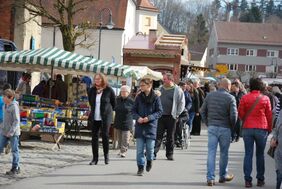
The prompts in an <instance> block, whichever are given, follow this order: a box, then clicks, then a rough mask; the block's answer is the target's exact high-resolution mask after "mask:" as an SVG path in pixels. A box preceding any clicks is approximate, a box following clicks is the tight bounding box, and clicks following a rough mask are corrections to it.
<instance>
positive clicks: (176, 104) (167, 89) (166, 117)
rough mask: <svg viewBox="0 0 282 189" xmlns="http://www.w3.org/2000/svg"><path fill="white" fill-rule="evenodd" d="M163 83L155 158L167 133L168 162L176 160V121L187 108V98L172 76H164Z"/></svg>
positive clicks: (167, 74) (168, 74)
mask: <svg viewBox="0 0 282 189" xmlns="http://www.w3.org/2000/svg"><path fill="white" fill-rule="evenodd" d="M163 82H164V85H163V86H162V87H161V88H160V92H161V96H160V98H161V103H162V107H163V112H162V117H161V118H160V119H159V122H158V130H157V140H156V145H155V157H156V156H157V153H158V151H159V149H160V147H161V143H162V140H163V135H164V133H165V132H166V157H167V159H168V160H174V158H173V150H174V134H175V129H176V121H177V119H178V118H179V115H180V114H181V113H182V112H183V110H184V108H185V97H184V93H183V91H182V89H181V88H180V87H179V86H177V85H176V84H175V83H174V81H173V75H172V74H170V73H166V74H164V76H163Z"/></svg>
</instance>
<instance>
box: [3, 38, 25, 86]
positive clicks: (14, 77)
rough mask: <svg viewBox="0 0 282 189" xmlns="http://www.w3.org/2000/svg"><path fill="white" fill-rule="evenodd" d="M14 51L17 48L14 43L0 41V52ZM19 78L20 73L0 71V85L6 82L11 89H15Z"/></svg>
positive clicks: (4, 40)
mask: <svg viewBox="0 0 282 189" xmlns="http://www.w3.org/2000/svg"><path fill="white" fill-rule="evenodd" d="M16 50H17V47H16V45H15V43H14V42H12V41H9V40H6V39H0V52H6V51H16ZM20 76H21V73H19V72H12V71H4V70H0V85H1V84H4V83H6V82H8V83H10V84H11V85H12V88H13V89H15V88H16V85H17V81H18V80H19V77H20Z"/></svg>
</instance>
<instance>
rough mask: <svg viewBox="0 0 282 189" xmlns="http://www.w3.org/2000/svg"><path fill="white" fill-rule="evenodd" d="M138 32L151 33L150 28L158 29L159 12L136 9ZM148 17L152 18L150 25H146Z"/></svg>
mask: <svg viewBox="0 0 282 189" xmlns="http://www.w3.org/2000/svg"><path fill="white" fill-rule="evenodd" d="M136 16H137V18H136V20H137V22H136V32H142V33H146V34H149V29H155V30H156V29H157V28H158V13H157V12H151V11H144V10H137V11H136ZM146 17H149V18H150V19H151V24H150V26H146V24H147V23H146Z"/></svg>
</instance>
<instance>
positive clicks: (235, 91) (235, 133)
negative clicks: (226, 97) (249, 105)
mask: <svg viewBox="0 0 282 189" xmlns="http://www.w3.org/2000/svg"><path fill="white" fill-rule="evenodd" d="M230 94H231V95H233V96H234V97H235V100H236V107H237V109H238V107H239V102H240V100H241V98H242V96H244V95H245V94H244V93H243V91H241V90H240V84H239V83H238V82H233V83H232V86H231V93H230ZM241 126H242V122H241V120H240V119H238V120H237V122H236V125H235V127H234V129H233V130H232V134H231V135H232V136H231V138H232V141H235V142H238V141H239V139H240V133H241Z"/></svg>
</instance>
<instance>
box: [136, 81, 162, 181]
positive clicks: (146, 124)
mask: <svg viewBox="0 0 282 189" xmlns="http://www.w3.org/2000/svg"><path fill="white" fill-rule="evenodd" d="M152 84H153V81H152V80H151V79H142V80H141V81H140V89H141V92H140V93H139V94H138V95H137V96H136V99H135V102H134V106H133V110H132V112H133V117H134V119H135V120H136V125H135V133H134V135H135V138H136V151H137V152H136V160H137V166H138V171H137V175H138V176H142V175H143V173H144V165H145V155H144V148H145V149H146V158H147V164H146V171H147V172H149V171H150V170H151V168H152V161H153V159H154V146H155V140H156V136H157V125H158V119H159V118H160V117H161V115H162V112H163V109H162V105H161V100H160V97H159V96H157V95H156V94H155V92H154V91H153V90H152Z"/></svg>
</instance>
